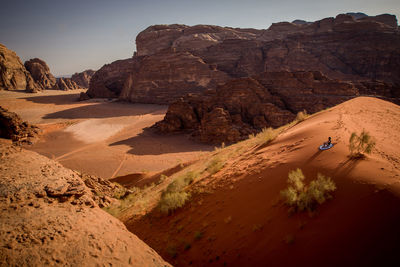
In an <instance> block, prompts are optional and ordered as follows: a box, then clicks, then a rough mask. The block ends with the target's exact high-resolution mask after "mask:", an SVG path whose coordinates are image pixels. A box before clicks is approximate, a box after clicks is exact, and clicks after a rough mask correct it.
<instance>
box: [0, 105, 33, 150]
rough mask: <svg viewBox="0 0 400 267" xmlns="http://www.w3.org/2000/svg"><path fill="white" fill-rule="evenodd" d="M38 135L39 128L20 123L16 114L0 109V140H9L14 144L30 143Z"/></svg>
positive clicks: (23, 122) (20, 120)
mask: <svg viewBox="0 0 400 267" xmlns="http://www.w3.org/2000/svg"><path fill="white" fill-rule="evenodd" d="M38 134H39V128H37V127H36V126H33V125H30V124H29V123H27V122H25V121H22V119H21V118H20V117H19V116H18V115H17V114H16V113H14V112H11V111H8V110H7V109H5V108H2V107H0V138H6V139H11V140H12V141H13V142H14V143H21V142H27V143H31V142H32V140H33V139H34V138H35V137H37V135H38Z"/></svg>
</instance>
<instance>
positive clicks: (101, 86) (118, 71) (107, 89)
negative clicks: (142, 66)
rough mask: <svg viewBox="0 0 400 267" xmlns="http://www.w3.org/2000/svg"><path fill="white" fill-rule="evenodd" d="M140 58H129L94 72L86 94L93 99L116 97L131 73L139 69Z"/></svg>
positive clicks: (127, 81)
mask: <svg viewBox="0 0 400 267" xmlns="http://www.w3.org/2000/svg"><path fill="white" fill-rule="evenodd" d="M139 62H140V58H132V59H131V58H129V59H124V60H118V61H115V62H113V63H111V64H106V65H104V66H103V67H101V68H100V69H99V70H98V71H96V72H95V74H94V75H93V77H92V79H91V80H90V85H89V90H88V91H87V92H86V94H87V95H88V96H89V97H91V98H93V97H104V98H115V97H118V96H119V95H120V94H121V92H122V90H123V88H124V86H125V83H129V78H130V75H131V74H132V73H134V72H135V70H137V68H138V67H139Z"/></svg>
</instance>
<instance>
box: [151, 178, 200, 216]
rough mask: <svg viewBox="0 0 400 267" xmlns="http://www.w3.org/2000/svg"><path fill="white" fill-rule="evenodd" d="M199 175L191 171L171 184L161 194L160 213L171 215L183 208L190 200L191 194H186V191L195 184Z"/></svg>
mask: <svg viewBox="0 0 400 267" xmlns="http://www.w3.org/2000/svg"><path fill="white" fill-rule="evenodd" d="M197 175H198V174H197V173H196V172H193V171H189V172H187V173H185V174H184V175H182V176H179V177H178V178H176V179H175V180H174V181H173V182H172V183H170V184H169V185H168V186H167V188H166V189H165V190H164V191H163V192H162V194H161V199H160V201H159V203H158V206H159V209H160V211H161V212H163V213H169V212H172V211H174V210H176V209H177V208H181V207H183V206H184V205H185V203H186V201H187V200H188V199H189V198H190V194H189V193H187V192H185V191H184V189H185V187H186V186H188V185H190V184H191V183H193V181H194V180H195V178H196V177H197Z"/></svg>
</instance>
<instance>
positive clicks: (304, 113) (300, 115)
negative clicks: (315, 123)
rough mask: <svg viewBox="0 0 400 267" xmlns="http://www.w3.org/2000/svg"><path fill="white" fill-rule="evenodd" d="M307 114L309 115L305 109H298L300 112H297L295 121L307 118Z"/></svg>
mask: <svg viewBox="0 0 400 267" xmlns="http://www.w3.org/2000/svg"><path fill="white" fill-rule="evenodd" d="M309 116H310V115H308V114H307V111H306V110H303V111H300V112H298V113H297V116H296V119H295V121H297V122H302V121H304V120H305V119H307V118H308V117H309Z"/></svg>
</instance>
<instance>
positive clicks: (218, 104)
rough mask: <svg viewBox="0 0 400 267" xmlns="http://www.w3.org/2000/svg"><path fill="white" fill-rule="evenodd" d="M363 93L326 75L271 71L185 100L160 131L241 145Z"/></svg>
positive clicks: (159, 125)
mask: <svg viewBox="0 0 400 267" xmlns="http://www.w3.org/2000/svg"><path fill="white" fill-rule="evenodd" d="M358 94H359V91H358V89H357V88H356V87H355V86H354V85H353V84H351V83H346V82H340V81H337V80H332V79H329V78H327V77H326V76H324V75H323V74H322V73H321V72H304V71H299V72H287V71H280V72H265V73H262V74H259V75H257V76H253V77H252V78H239V79H234V80H230V81H229V82H227V83H226V84H224V85H221V86H218V87H217V89H216V90H208V91H207V92H205V93H204V94H203V95H201V96H198V95H195V96H193V95H192V96H186V97H185V98H181V99H180V100H178V101H176V102H175V103H173V104H171V105H170V107H169V108H168V112H167V114H166V116H165V118H164V120H163V121H161V122H158V123H157V124H156V125H155V128H156V129H157V130H158V131H160V132H162V133H170V132H180V131H190V132H192V134H193V136H194V137H195V138H196V139H198V140H200V141H202V142H206V143H217V144H218V143H221V142H228V143H231V142H237V141H239V140H242V139H244V138H247V137H248V135H249V134H252V133H256V132H259V131H260V130H261V129H262V128H265V127H279V126H281V125H284V124H286V123H288V122H290V121H292V120H293V119H294V118H295V117H296V114H297V113H298V112H299V111H303V110H306V111H307V112H308V113H314V112H317V111H320V110H322V109H324V108H327V107H331V106H334V105H337V104H339V103H341V102H344V101H346V100H348V99H350V98H352V97H355V96H357V95H358Z"/></svg>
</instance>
